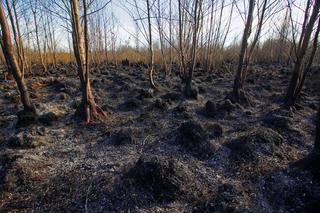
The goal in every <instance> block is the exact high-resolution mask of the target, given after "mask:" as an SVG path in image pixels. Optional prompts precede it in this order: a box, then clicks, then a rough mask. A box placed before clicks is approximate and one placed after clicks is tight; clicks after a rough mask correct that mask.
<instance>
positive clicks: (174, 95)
mask: <svg viewBox="0 0 320 213" xmlns="http://www.w3.org/2000/svg"><path fill="white" fill-rule="evenodd" d="M161 99H163V100H170V101H179V100H181V99H182V95H181V93H177V92H168V93H167V94H164V95H163V96H161Z"/></svg>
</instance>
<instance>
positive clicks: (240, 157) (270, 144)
mask: <svg viewBox="0 0 320 213" xmlns="http://www.w3.org/2000/svg"><path fill="white" fill-rule="evenodd" d="M283 141H284V139H283V137H282V136H281V135H280V134H279V133H277V132H275V131H274V130H272V129H269V128H259V129H257V130H253V131H252V130H251V131H247V132H244V133H243V135H242V136H240V137H238V138H236V139H234V140H232V141H230V142H227V143H225V146H227V147H228V148H229V149H230V150H231V159H232V161H234V162H235V163H236V164H237V163H239V164H246V163H252V164H257V163H259V160H260V158H262V157H263V156H266V155H267V156H273V155H274V154H276V153H277V152H278V151H279V145H280V144H281V143H282V142H283Z"/></svg>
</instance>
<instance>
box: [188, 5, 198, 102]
mask: <svg viewBox="0 0 320 213" xmlns="http://www.w3.org/2000/svg"><path fill="white" fill-rule="evenodd" d="M201 12H202V0H195V1H194V6H193V20H192V25H193V26H192V43H191V48H190V53H189V61H188V75H187V77H186V81H185V91H184V92H185V95H186V97H195V94H194V90H193V89H192V76H193V71H194V69H195V65H196V58H197V52H196V51H197V46H198V35H199V29H200V21H201Z"/></svg>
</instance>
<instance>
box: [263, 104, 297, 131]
mask: <svg viewBox="0 0 320 213" xmlns="http://www.w3.org/2000/svg"><path fill="white" fill-rule="evenodd" d="M291 116H292V114H291V112H289V111H287V110H284V109H281V108H279V109H276V110H273V111H271V112H269V113H268V114H267V115H266V116H265V117H264V118H263V123H264V124H265V125H266V126H268V127H271V128H275V129H282V130H284V129H290V125H291V123H292V121H291V118H290V117H291Z"/></svg>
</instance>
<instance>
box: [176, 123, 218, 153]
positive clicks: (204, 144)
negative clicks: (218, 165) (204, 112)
mask: <svg viewBox="0 0 320 213" xmlns="http://www.w3.org/2000/svg"><path fill="white" fill-rule="evenodd" d="M178 133H179V136H180V137H178V142H179V143H180V144H182V145H184V146H186V147H187V149H189V150H190V151H191V152H192V154H193V155H194V156H195V157H197V158H200V159H208V158H210V157H211V156H212V155H213V154H214V153H215V151H216V147H215V146H214V145H213V144H212V143H211V142H210V141H209V137H208V134H207V132H206V131H205V130H204V129H203V127H202V126H201V125H200V124H199V123H197V122H196V121H192V120H190V121H187V122H185V123H182V124H181V125H180V127H179V128H178Z"/></svg>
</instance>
